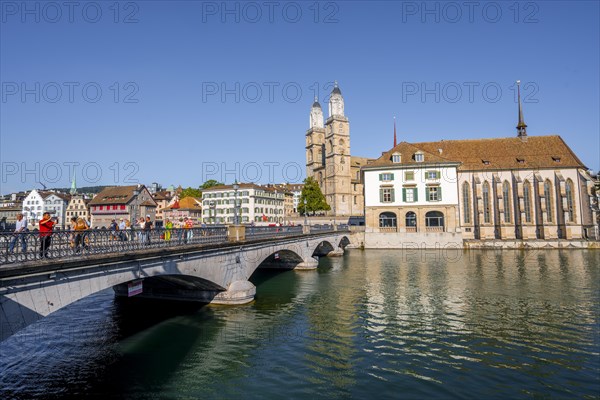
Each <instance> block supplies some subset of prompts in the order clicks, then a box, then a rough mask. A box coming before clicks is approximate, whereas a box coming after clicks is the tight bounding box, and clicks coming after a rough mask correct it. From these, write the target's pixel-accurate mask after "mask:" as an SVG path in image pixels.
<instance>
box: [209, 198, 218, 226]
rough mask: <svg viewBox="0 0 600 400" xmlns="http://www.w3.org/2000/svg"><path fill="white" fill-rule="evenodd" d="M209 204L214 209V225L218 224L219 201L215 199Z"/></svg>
mask: <svg viewBox="0 0 600 400" xmlns="http://www.w3.org/2000/svg"><path fill="white" fill-rule="evenodd" d="M208 206H209V207H210V209H211V210H212V216H213V225H216V224H217V203H216V202H215V201H214V200H213V201H211V202H210V203H209V204H208Z"/></svg>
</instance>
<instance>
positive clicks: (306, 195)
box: [298, 177, 331, 214]
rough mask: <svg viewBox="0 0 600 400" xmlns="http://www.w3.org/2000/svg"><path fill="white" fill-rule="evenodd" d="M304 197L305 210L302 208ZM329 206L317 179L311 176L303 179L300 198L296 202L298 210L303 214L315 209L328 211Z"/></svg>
mask: <svg viewBox="0 0 600 400" xmlns="http://www.w3.org/2000/svg"><path fill="white" fill-rule="evenodd" d="M304 199H306V210H304ZM329 210H331V207H329V204H327V201H325V196H323V192H321V188H320V187H319V184H318V183H317V181H315V180H314V179H313V178H312V177H308V178H306V179H305V180H304V187H303V188H302V193H301V194H300V200H299V202H298V212H299V213H300V214H304V213H305V212H311V211H312V212H315V211H329Z"/></svg>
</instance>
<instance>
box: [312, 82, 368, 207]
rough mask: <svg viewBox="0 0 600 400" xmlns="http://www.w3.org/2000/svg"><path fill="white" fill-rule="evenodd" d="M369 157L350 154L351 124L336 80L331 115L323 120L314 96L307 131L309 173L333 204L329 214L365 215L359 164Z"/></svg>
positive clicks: (332, 92)
mask: <svg viewBox="0 0 600 400" xmlns="http://www.w3.org/2000/svg"><path fill="white" fill-rule="evenodd" d="M368 160H369V159H367V158H363V157H353V156H351V155H350V124H349V122H348V118H346V116H345V115H344V98H343V97H342V91H341V90H340V88H339V87H338V84H337V82H336V83H335V85H334V87H333V90H332V91H331V95H330V96H329V117H328V118H327V120H324V117H323V110H322V109H321V104H319V101H318V100H317V99H316V98H315V102H314V103H313V105H312V108H311V110H310V127H309V128H308V130H307V131H306V176H307V177H312V178H313V179H314V180H315V181H317V182H318V183H319V186H320V188H321V191H322V192H323V195H324V196H325V199H326V200H327V204H329V206H330V207H331V211H330V212H329V215H336V216H351V215H364V195H363V182H362V179H361V174H360V168H361V166H363V165H366V164H367V161H368Z"/></svg>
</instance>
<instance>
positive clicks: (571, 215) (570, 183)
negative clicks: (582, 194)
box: [565, 179, 575, 222]
mask: <svg viewBox="0 0 600 400" xmlns="http://www.w3.org/2000/svg"><path fill="white" fill-rule="evenodd" d="M565 191H566V194H567V212H568V213H569V222H575V209H574V203H573V181H571V180H570V179H567V183H566V184H565Z"/></svg>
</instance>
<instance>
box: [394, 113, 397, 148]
mask: <svg viewBox="0 0 600 400" xmlns="http://www.w3.org/2000/svg"><path fill="white" fill-rule="evenodd" d="M396 145H397V142H396V117H394V147H396Z"/></svg>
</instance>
